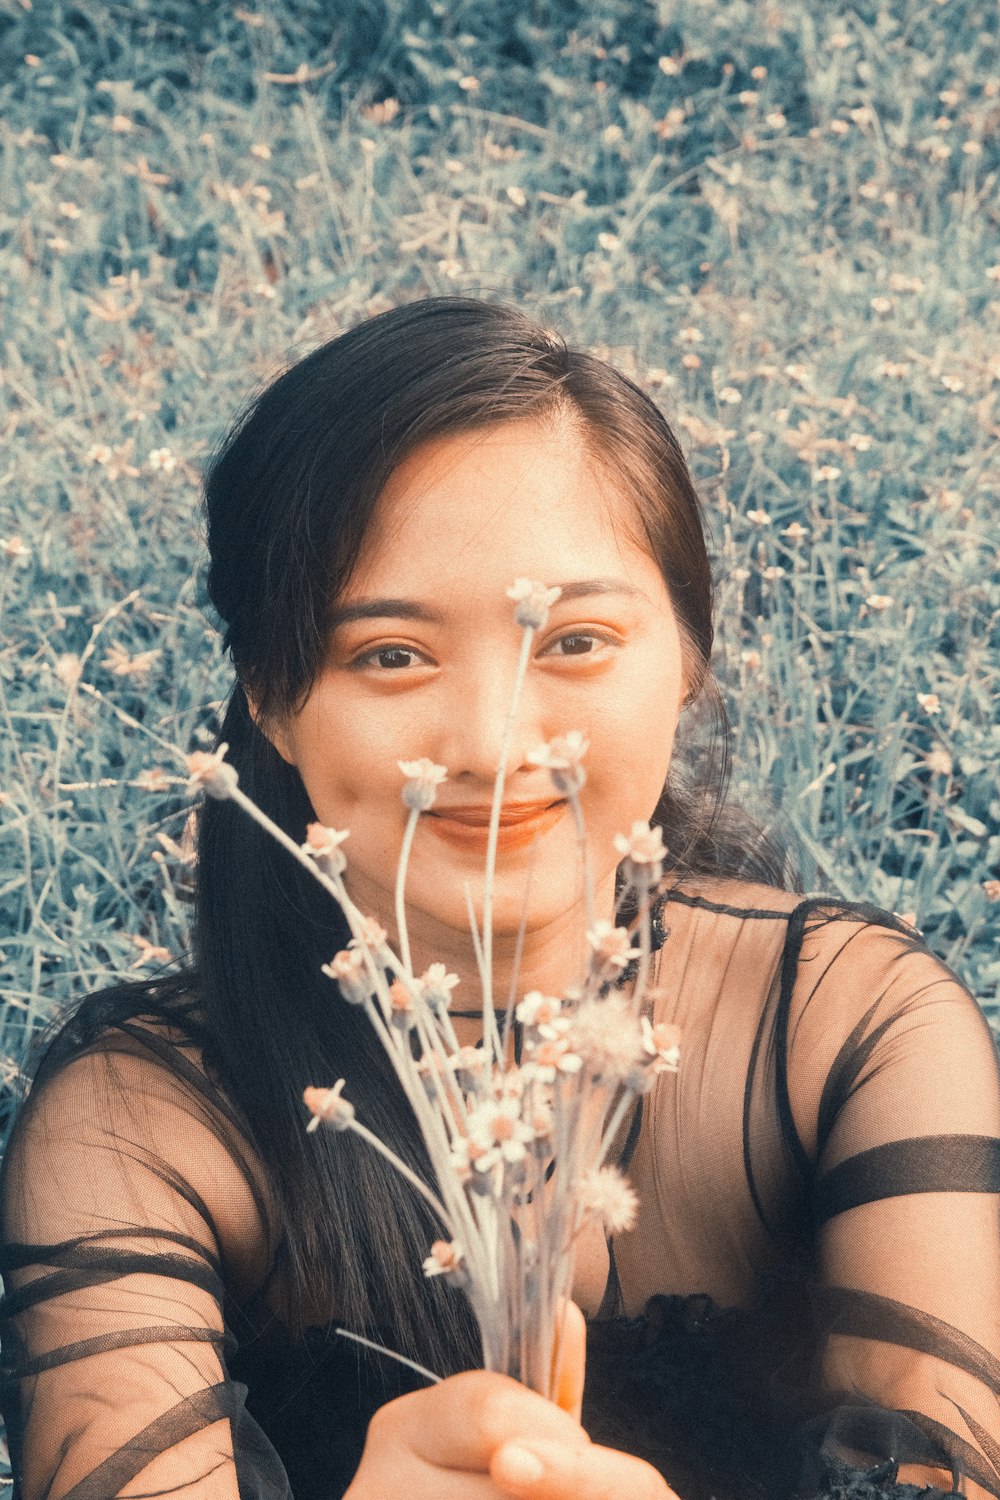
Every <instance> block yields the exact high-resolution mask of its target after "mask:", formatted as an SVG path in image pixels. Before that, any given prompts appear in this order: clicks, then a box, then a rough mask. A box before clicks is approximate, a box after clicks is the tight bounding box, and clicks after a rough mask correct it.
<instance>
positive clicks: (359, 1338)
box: [337, 1328, 442, 1385]
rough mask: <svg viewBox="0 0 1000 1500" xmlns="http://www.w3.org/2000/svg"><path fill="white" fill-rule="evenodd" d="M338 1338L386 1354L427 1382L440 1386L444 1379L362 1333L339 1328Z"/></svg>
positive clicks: (424, 1366)
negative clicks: (349, 1340) (421, 1376)
mask: <svg viewBox="0 0 1000 1500" xmlns="http://www.w3.org/2000/svg"><path fill="white" fill-rule="evenodd" d="M337 1337H338V1338H342V1339H351V1341H352V1342H353V1343H355V1344H363V1345H364V1347H365V1348H366V1349H373V1350H374V1351H375V1353H376V1354H384V1355H385V1356H386V1358H387V1359H394V1360H397V1361H398V1363H399V1364H401V1365H406V1366H407V1368H408V1369H410V1370H415V1371H416V1372H417V1374H418V1375H423V1377H424V1379H425V1380H430V1381H432V1382H433V1383H434V1384H435V1385H439V1384H440V1382H441V1379H442V1377H441V1376H440V1375H435V1374H434V1371H433V1370H428V1369H427V1367H426V1365H418V1364H417V1362H416V1360H415V1359H407V1357H406V1355H405V1354H397V1353H396V1351H395V1349H387V1348H386V1346H385V1344H376V1343H375V1341H374V1339H366V1338H364V1336H363V1335H362V1334H360V1333H352V1332H351V1330H350V1329H349V1328H338V1329H337Z"/></svg>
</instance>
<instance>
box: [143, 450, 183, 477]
mask: <svg viewBox="0 0 1000 1500" xmlns="http://www.w3.org/2000/svg"><path fill="white" fill-rule="evenodd" d="M146 464H147V466H148V467H149V468H150V469H154V470H158V471H159V472H160V473H163V474H171V473H173V471H174V469H176V467H177V460H176V458H175V457H174V455H173V454H172V453H171V451H170V449H169V448H154V449H153V451H152V452H151V453H150V455H149V457H148V458H147V460H146Z"/></svg>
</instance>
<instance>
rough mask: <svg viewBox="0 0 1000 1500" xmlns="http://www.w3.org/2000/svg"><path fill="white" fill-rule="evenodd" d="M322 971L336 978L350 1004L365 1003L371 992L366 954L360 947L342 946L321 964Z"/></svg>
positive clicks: (328, 976)
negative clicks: (328, 959) (326, 962)
mask: <svg viewBox="0 0 1000 1500" xmlns="http://www.w3.org/2000/svg"><path fill="white" fill-rule="evenodd" d="M320 972H321V973H323V974H325V975H326V976H327V978H328V979H333V980H336V982H337V984H338V985H339V986H340V993H341V994H342V995H343V997H344V999H345V1000H346V1001H347V1002H348V1004H349V1005H364V1004H365V1002H366V1001H367V999H368V997H369V995H370V994H371V985H370V983H369V980H368V974H367V969H366V966H365V956H364V954H363V953H362V951H361V949H360V948H341V950H340V952H339V953H335V954H334V955H333V957H332V958H331V960H330V962H329V963H328V964H322V965H321V970H320Z"/></svg>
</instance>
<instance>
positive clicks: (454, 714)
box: [272, 419, 685, 957]
mask: <svg viewBox="0 0 1000 1500" xmlns="http://www.w3.org/2000/svg"><path fill="white" fill-rule="evenodd" d="M638 530H639V527H638V526H637V518H636V516H635V513H634V509H633V505H632V502H631V501H630V500H629V499H628V497H627V496H626V495H624V494H623V493H620V492H619V491H618V490H617V488H616V487H615V486H614V484H613V483H612V482H611V481H609V479H608V477H607V476H606V475H605V474H604V473H603V472H602V471H601V470H600V469H599V468H598V467H596V466H595V465H593V464H592V462H591V461H590V460H589V459H588V456H587V454H586V451H585V449H584V447H583V444H582V443H581V441H580V438H579V436H578V434H577V433H576V432H575V430H574V426H573V424H572V422H571V421H568V420H565V419H555V420H550V421H547V422H541V421H535V420H531V421H516V422H513V421H512V422H504V423H500V424H497V425H496V426H492V427H488V428H484V429H480V430H478V431H475V432H472V433H468V434H463V435H459V436H449V437H442V438H435V439H432V440H429V441H428V442H426V443H424V444H423V445H422V446H420V447H418V448H417V449H416V450H415V451H414V452H413V453H412V454H411V455H410V456H409V457H408V458H407V459H406V460H405V461H404V462H403V463H402V464H401V465H400V466H399V467H398V468H397V469H396V470H395V471H394V473H393V474H392V476H391V478H390V480H389V482H388V484H387V485H386V487H385V489H384V491H383V492H382V494H381V496H380V497H379V501H378V504H377V507H376V511H375V516H374V519H373V523H372V525H371V527H370V529H369V532H368V537H367V540H366V543H365V546H364V549H363V552H362V556H361V558H360V561H359V564H358V567H357V569H356V570H355V573H354V576H353V577H352V578H351V580H350V582H349V584H348V586H347V587H346V588H345V590H344V592H343V594H342V596H341V598H340V599H339V600H338V601H337V606H338V607H337V614H336V616H335V618H336V620H337V623H336V624H335V627H334V629H333V632H332V635H331V637H330V642H329V650H328V652H327V655H326V660H325V664H324V666H323V668H322V670H321V672H320V674H319V676H318V677H317V679H316V681H315V683H314V685H313V687H312V689H311V691H310V693H309V696H308V698H307V700H306V702H305V704H304V705H303V707H302V708H301V709H300V710H299V711H298V712H296V713H295V714H294V715H292V716H289V717H288V718H286V719H285V720H284V721H283V722H282V723H281V724H280V726H278V728H277V729H276V730H272V737H273V738H274V740H275V743H276V745H277V747H278V749H279V751H280V753H281V754H282V755H283V756H284V757H285V759H286V760H288V761H290V762H291V763H292V764H293V765H295V766H296V767H297V768H298V770H299V772H300V774H301V776H302V780H303V782H304V783H305V787H306V790H307V792H308V794H309V798H310V800H311V802H312V805H313V807H314V809H315V811H316V815H317V817H318V819H319V820H320V821H321V822H322V823H325V824H328V825H331V826H333V827H335V828H340V829H343V828H348V829H350V839H349V840H348V841H347V843H346V844H345V846H344V853H345V855H346V856H347V859H348V873H347V877H346V879H347V884H348V889H349V890H350V892H351V895H352V897H353V898H354V900H355V901H356V902H357V903H358V904H359V905H360V906H361V908H362V909H363V910H365V911H366V912H368V913H369V914H371V915H374V916H378V917H379V918H380V919H381V920H382V921H383V922H384V924H385V925H386V926H387V927H388V928H389V930H390V931H393V930H394V926H395V924H394V921H393V917H392V913H393V892H394V885H395V878H396V865H397V859H398V855H399V850H400V844H401V841H402V837H403V829H404V826H405V822H406V817H407V809H406V808H405V807H404V805H403V802H402V797H401V791H402V787H403V781H404V778H403V775H402V773H401V771H400V770H399V768H398V765H397V761H400V760H417V759H419V758H420V757H422V756H426V757H427V758H428V759H430V760H432V761H434V762H436V763H438V764H439V765H443V766H446V767H447V771H448V778H447V780H446V781H445V782H444V783H443V784H442V785H441V786H440V787H439V788H438V797H437V802H436V804H435V806H434V809H433V811H432V812H431V813H430V814H427V815H424V816H423V817H421V819H420V823H419V825H418V828H417V832H416V837H415V840H414V844H413V851H412V856H411V861H410V866H409V873H408V877H407V882H406V903H407V914H408V923H409V927H410V934H411V939H412V940H413V941H414V943H415V948H417V951H419V950H420V949H421V948H423V949H426V953H427V955H428V956H434V955H435V953H437V954H439V955H440V956H442V957H444V956H446V955H447V954H448V953H449V951H451V952H454V951H455V944H456V938H457V936H458V935H467V934H468V931H469V927H468V916H467V906H466V897H465V890H464V888H465V885H466V883H467V882H468V883H470V885H471V889H472V894H473V898H474V903H475V907H476V909H477V912H481V910H482V886H483V867H484V862H485V852H486V837H487V832H486V824H487V820H488V816H489V807H490V801H491V798H492V794H493V781H494V776H495V773H496V770H497V763H498V757H499V754H500V746H501V741H502V739H503V733H504V724H505V721H506V718H507V713H508V707H509V704H510V699H511V692H512V689H513V686H514V681H515V675H516V671H517V663H518V656H519V652H520V648H521V640H522V631H521V629H520V627H519V626H518V625H517V624H516V623H515V620H514V605H513V604H512V602H511V600H510V599H509V598H508V597H507V594H506V590H507V589H508V588H509V586H510V585H511V584H512V582H513V580H514V579H515V578H519V577H520V578H530V579H533V580H537V581H539V582H542V583H544V584H546V585H548V586H551V585H553V584H559V585H561V587H562V590H563V594H562V597H561V598H560V599H559V601H558V602H557V603H556V604H555V605H554V606H553V608H552V610H551V612H550V615H549V619H548V623H547V625H546V626H545V628H544V630H542V631H540V632H538V633H537V634H536V636H535V638H534V640H533V643H532V647H531V655H530V660H529V665H528V669H527V675H526V677H525V681H524V687H523V690H522V693H521V698H520V703H519V707H518V711H517V719H516V725H515V729H514V733H513V739H512V742H511V750H510V756H509V760H508V775H507V781H506V789H505V792H504V816H503V819H502V822H501V831H500V842H499V853H498V858H497V866H496V880H495V893H494V930H495V932H496V934H497V942H498V954H499V953H500V952H502V951H503V944H504V937H505V935H508V939H509V936H511V935H513V934H514V933H516V930H517V927H518V924H519V922H520V920H521V917H522V912H523V909H524V904H525V882H526V878H527V876H528V873H529V867H530V872H531V887H530V901H529V904H528V933H529V934H534V933H537V932H540V931H541V930H543V929H549V930H550V934H551V931H552V929H553V927H554V928H555V929H558V928H559V926H560V924H566V923H568V922H570V921H572V922H573V923H576V922H578V920H579V913H580V909H581V908H580V902H581V893H582V882H581V876H580V873H579V871H580V862H579V854H578V850H577V843H576V834H575V831H574V822H573V817H572V814H571V812H570V810H569V808H568V806H567V805H566V804H565V803H564V802H561V801H560V799H559V795H558V793H557V792H556V791H555V789H554V787H553V784H552V781H551V777H550V774H549V772H548V771H547V770H543V769H541V768H539V767H537V766H535V765H532V764H531V763H530V761H529V760H528V754H529V752H530V751H531V750H532V749H534V748H535V747H537V746H538V745H539V744H541V743H542V742H543V741H546V740H549V739H551V738H553V737H554V736H556V735H562V734H565V733H566V732H567V731H568V730H573V729H576V730H580V731H582V732H583V734H584V735H585V736H586V737H587V739H588V740H589V742H590V748H589V750H588V752H587V754H586V757H585V760H584V766H585V769H586V773H587V782H586V786H585V787H584V789H583V792H582V806H583V812H584V817H585V819H586V827H587V838H588V842H589V846H590V856H591V861H592V868H593V876H594V881H595V888H596V893H597V898H598V906H597V911H598V915H606V916H610V915H611V911H612V908H613V901H614V874H615V868H616V864H617V861H618V857H619V856H618V855H617V853H616V851H615V848H614V842H613V840H614V836H615V834H616V833H621V832H628V831H629V830H630V828H631V825H632V823H633V822H634V821H635V820H636V819H640V818H648V817H649V815H650V814H651V812H652V811H653V808H654V807H655V805H656V802H657V800H658V798H659V796H660V792H661V790H662V787H663V782H664V779H665V777H666V773H667V766H668V763H669V760H670V752H671V746H672V743H673V738H674V731H675V728H676V725H677V719H678V714H679V712H680V706H681V701H682V698H683V695H684V684H685V669H684V662H683V661H682V654H681V640H680V635H679V632H678V627H677V621H676V618H675V615H674V611H673V608H672V606H671V603H670V599H669V597H668V595H667V590H666V586H665V584H664V581H663V577H662V575H661V573H660V570H659V568H658V566H657V564H656V562H655V561H654V559H653V558H652V556H651V555H650V554H649V552H648V551H646V550H645V548H644V547H642V546H640V545H638V544H637V543H636V542H635V541H633V540H632V537H633V535H634V534H635V533H636V532H637V531H638ZM415 956H416V953H415Z"/></svg>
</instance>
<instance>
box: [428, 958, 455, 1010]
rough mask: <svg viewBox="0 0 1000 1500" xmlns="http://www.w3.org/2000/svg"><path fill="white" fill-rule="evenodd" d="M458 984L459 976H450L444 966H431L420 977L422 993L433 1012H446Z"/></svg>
mask: <svg viewBox="0 0 1000 1500" xmlns="http://www.w3.org/2000/svg"><path fill="white" fill-rule="evenodd" d="M457 983H458V975H457V974H449V973H448V970H447V968H446V967H445V965H444V964H431V965H430V966H429V967H428V968H427V969H425V970H424V972H423V974H421V976H420V993H421V994H422V995H423V997H424V1002H425V1004H427V1005H429V1006H430V1008H431V1010H433V1011H445V1010H447V1009H448V1007H449V1005H450V1004H451V991H452V990H453V989H454V988H455V986H456V984H457Z"/></svg>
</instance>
